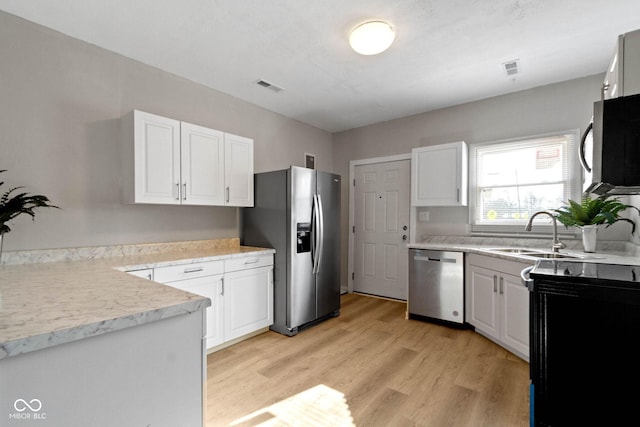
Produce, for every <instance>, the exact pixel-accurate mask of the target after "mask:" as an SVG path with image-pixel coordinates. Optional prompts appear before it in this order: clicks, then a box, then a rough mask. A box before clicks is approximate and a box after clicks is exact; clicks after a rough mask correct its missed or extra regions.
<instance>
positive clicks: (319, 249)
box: [316, 194, 324, 274]
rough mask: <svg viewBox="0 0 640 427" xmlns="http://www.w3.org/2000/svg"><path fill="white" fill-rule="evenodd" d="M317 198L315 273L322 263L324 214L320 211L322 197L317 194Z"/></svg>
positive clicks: (318, 270)
mask: <svg viewBox="0 0 640 427" xmlns="http://www.w3.org/2000/svg"><path fill="white" fill-rule="evenodd" d="M316 198H317V218H318V239H317V244H316V248H317V253H316V274H317V273H319V272H320V265H322V250H323V248H324V214H323V213H322V197H321V196H320V195H319V194H318V195H316Z"/></svg>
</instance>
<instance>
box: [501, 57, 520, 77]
mask: <svg viewBox="0 0 640 427" xmlns="http://www.w3.org/2000/svg"><path fill="white" fill-rule="evenodd" d="M502 66H503V67H504V72H505V73H507V77H513V76H515V75H516V74H519V73H520V60H519V59H514V60H513V61H508V62H505V63H503V64H502Z"/></svg>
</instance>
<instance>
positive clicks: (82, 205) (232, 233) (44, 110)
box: [0, 12, 333, 250]
mask: <svg viewBox="0 0 640 427" xmlns="http://www.w3.org/2000/svg"><path fill="white" fill-rule="evenodd" d="M0 64H1V65H0V169H8V172H5V173H3V174H1V175H0V181H5V182H6V184H5V186H3V187H2V188H1V189H0V190H3V191H2V192H4V190H6V189H7V188H8V187H10V186H17V185H20V186H25V187H26V189H25V190H26V191H28V192H30V193H32V194H44V195H46V196H47V197H49V198H50V199H51V200H52V202H53V203H54V204H56V205H58V206H60V207H61V208H62V209H61V210H53V209H41V210H39V211H37V212H36V219H35V222H33V223H32V222H31V220H30V218H29V217H25V216H23V217H21V218H19V219H16V220H15V221H14V222H13V224H12V229H13V230H12V232H11V233H9V234H7V235H6V236H5V246H4V249H5V250H22V249H44V248H61V247H77V246H96V245H109V244H125V243H145V242H162V241H180V240H201V239H211V238H226V237H237V236H238V234H239V232H238V209H237V208H225V207H199V206H198V207H190V206H159V205H125V204H122V203H121V194H120V188H119V186H120V185H121V183H120V157H119V151H118V150H119V143H120V128H119V127H120V123H119V120H120V118H121V117H122V116H124V115H125V114H126V113H127V112H129V111H131V110H132V109H140V110H144V111H148V112H151V113H155V114H159V115H164V116H167V117H171V118H175V119H179V120H184V121H188V122H191V123H195V124H199V125H202V126H207V127H211V128H214V129H219V130H222V131H225V132H230V133H235V134H238V135H242V136H246V137H250V138H253V139H254V140H255V146H254V154H255V170H256V172H262V171H267V170H274V169H281V168H286V167H288V166H289V165H292V164H293V165H303V158H304V153H305V152H310V153H313V154H315V155H316V167H317V168H319V169H323V170H327V171H332V169H333V155H332V138H331V134H329V133H327V132H324V131H321V130H319V129H317V128H314V127H311V126H308V125H305V124H303V123H301V122H298V121H295V120H291V119H288V118H286V117H284V116H281V115H278V114H276V113H273V112H270V111H268V110H265V109H262V108H259V107H257V106H255V105H252V104H249V103H247V102H244V101H241V100H239V99H237V98H233V97H231V96H228V95H225V94H223V93H220V92H217V91H214V90H211V89H208V88H206V87H203V86H201V85H198V84H195V83H193V82H191V81H188V80H185V79H182V78H179V77H176V76H174V75H172V74H169V73H166V72H163V71H160V70H158V69H155V68H153V67H149V66H146V65H144V64H141V63H139V62H136V61H133V60H130V59H127V58H125V57H122V56H120V55H117V54H114V53H112V52H109V51H106V50H104V49H100V48H97V47H96V46H93V45H90V44H88V43H84V42H81V41H79V40H76V39H73V38H70V37H67V36H64V35H62V34H59V33H57V32H55V31H52V30H49V29H46V28H44V27H41V26H38V25H35V24H33V23H30V22H28V21H24V20H22V19H20V18H16V17H14V16H12V15H9V14H6V13H4V12H0ZM276 96H277V95H276Z"/></svg>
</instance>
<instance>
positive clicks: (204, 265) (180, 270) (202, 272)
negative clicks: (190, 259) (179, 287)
mask: <svg viewBox="0 0 640 427" xmlns="http://www.w3.org/2000/svg"><path fill="white" fill-rule="evenodd" d="M223 273H224V261H222V260H220V261H203V262H195V263H191V264H181V265H172V266H169V267H156V268H155V269H154V272H153V278H154V280H155V281H156V282H160V283H167V282H174V281H176V280H186V279H193V278H196V277H204V276H211V275H214V274H223Z"/></svg>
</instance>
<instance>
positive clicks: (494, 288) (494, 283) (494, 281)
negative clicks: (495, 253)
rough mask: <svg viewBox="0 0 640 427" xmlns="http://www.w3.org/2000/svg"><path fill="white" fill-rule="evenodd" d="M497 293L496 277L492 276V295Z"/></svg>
mask: <svg viewBox="0 0 640 427" xmlns="http://www.w3.org/2000/svg"><path fill="white" fill-rule="evenodd" d="M496 292H498V276H496V275H494V276H493V293H496Z"/></svg>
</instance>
